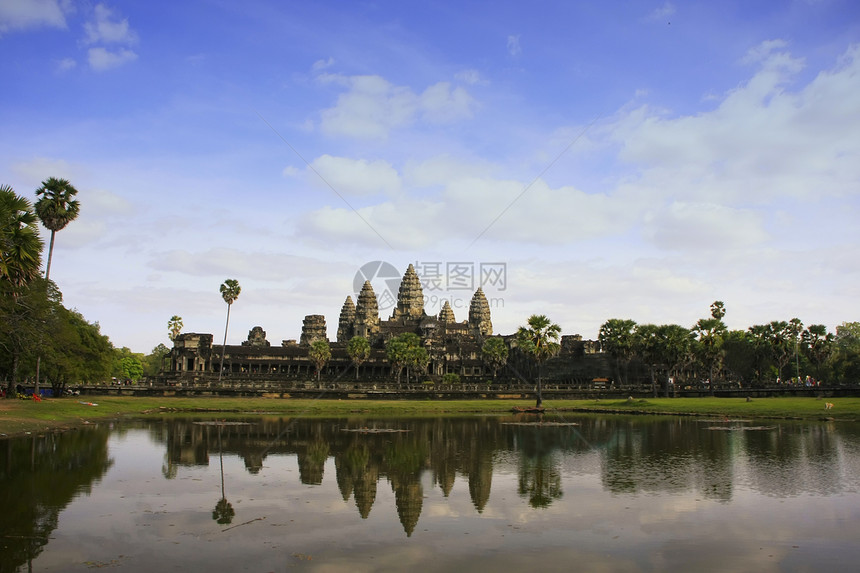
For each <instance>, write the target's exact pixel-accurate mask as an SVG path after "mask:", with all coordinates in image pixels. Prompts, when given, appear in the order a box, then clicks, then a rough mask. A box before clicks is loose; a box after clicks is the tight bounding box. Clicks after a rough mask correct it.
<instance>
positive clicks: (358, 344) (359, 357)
mask: <svg viewBox="0 0 860 573" xmlns="http://www.w3.org/2000/svg"><path fill="white" fill-rule="evenodd" d="M346 353H347V354H348V355H349V358H350V359H351V360H352V363H353V364H355V379H356V380H358V369H359V368H360V367H361V365H362V364H363V363H364V362H365V361H366V360H367V359H368V358H370V342H368V341H367V339H366V338H365V337H363V336H353V337H352V338H351V339H350V340H349V342H348V343H347V345H346Z"/></svg>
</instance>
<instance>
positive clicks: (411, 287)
mask: <svg viewBox="0 0 860 573" xmlns="http://www.w3.org/2000/svg"><path fill="white" fill-rule="evenodd" d="M422 316H424V290H423V289H422V288H421V279H419V278H418V274H417V273H416V272H415V267H413V266H412V265H411V264H410V265H409V268H408V269H406V274H404V275H403V280H401V281H400V290H399V291H398V293H397V307H395V309H394V314H392V315H391V319H392V320H394V319H395V318H400V317H404V318H421V317H422Z"/></svg>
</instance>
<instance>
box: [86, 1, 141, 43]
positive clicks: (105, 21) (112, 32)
mask: <svg viewBox="0 0 860 573" xmlns="http://www.w3.org/2000/svg"><path fill="white" fill-rule="evenodd" d="M84 30H85V31H86V33H87V42H88V43H90V44H95V43H104V44H134V43H135V42H136V41H137V34H135V32H134V31H133V30H132V29H131V27H130V26H129V25H128V18H124V19H121V20H120V19H117V18H116V17H115V15H114V13H113V11H112V10H111V9H110V8H108V7H107V6H105V5H104V4H97V5H96V7H95V11H94V20H93V21H91V22H87V23H86V24H84Z"/></svg>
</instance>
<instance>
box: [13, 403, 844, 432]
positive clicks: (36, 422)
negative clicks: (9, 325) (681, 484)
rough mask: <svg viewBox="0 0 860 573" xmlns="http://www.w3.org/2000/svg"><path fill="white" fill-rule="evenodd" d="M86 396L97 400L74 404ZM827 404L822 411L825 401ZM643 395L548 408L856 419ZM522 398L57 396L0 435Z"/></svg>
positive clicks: (436, 409) (445, 411)
mask: <svg viewBox="0 0 860 573" xmlns="http://www.w3.org/2000/svg"><path fill="white" fill-rule="evenodd" d="M89 400H92V401H93V402H94V403H95V404H97V405H87V404H82V403H81V402H83V401H89ZM826 401H828V402H832V403H833V404H834V406H833V408H832V409H831V410H825V407H824V405H825V402H826ZM826 401H825V400H821V399H816V398H758V399H753V400H751V401H749V402H747V401H746V400H744V399H739V398H653V399H652V398H649V399H643V400H550V401H547V402H545V403H544V406H545V407H546V408H547V412H548V413H553V412H604V413H630V414H677V415H698V416H726V417H730V418H746V419H749V418H771V419H774V418H776V419H780V418H782V419H801V420H820V419H830V418H832V419H834V420H857V419H860V398H834V399H829V400H826ZM531 405H533V402H532V401H525V400H455V401H441V400H439V401H429V400H428V401H405V400H403V401H401V400H384V401H383V400H379V401H377V400H298V399H276V398H175V397H168V398H150V397H122V396H99V397H92V398H90V397H87V398H81V399H77V398H63V399H58V400H52V399H48V400H44V401H43V402H33V401H32V400H0V434H4V435H18V434H22V433H26V432H42V431H51V430H61V429H67V428H71V427H77V426H80V425H85V424H87V423H90V422H96V421H98V420H108V419H118V418H140V417H147V416H162V415H164V414H165V412H168V413H171V412H178V413H192V412H212V413H213V415H214V414H215V413H218V414H219V415H221V416H228V415H238V414H248V415H250V414H280V415H290V416H345V415H356V414H368V415H375V416H384V415H392V416H393V415H406V416H437V415H449V414H505V413H509V412H510V410H511V408H512V407H513V406H531Z"/></svg>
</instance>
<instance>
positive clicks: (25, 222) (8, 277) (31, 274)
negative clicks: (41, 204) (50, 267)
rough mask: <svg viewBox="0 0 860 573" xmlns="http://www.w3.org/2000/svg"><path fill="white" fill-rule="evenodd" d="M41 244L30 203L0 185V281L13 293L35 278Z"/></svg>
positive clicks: (7, 187)
mask: <svg viewBox="0 0 860 573" xmlns="http://www.w3.org/2000/svg"><path fill="white" fill-rule="evenodd" d="M42 246H43V245H42V240H41V239H40V238H39V228H38V226H37V225H36V215H35V214H34V213H33V207H32V205H31V204H30V201H28V200H27V199H25V198H24V197H21V196H20V195H17V194H15V191H14V190H13V189H12V188H11V187H10V186H8V185H0V280H2V281H3V282H4V283H6V284H7V285H9V286H11V287H12V296H13V297H15V296H16V293H17V290H18V289H20V288H21V287H23V286H24V285H26V284H27V283H29V282H30V281H32V280H33V279H34V278H36V277H38V276H39V266H40V265H41V263H42Z"/></svg>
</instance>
